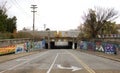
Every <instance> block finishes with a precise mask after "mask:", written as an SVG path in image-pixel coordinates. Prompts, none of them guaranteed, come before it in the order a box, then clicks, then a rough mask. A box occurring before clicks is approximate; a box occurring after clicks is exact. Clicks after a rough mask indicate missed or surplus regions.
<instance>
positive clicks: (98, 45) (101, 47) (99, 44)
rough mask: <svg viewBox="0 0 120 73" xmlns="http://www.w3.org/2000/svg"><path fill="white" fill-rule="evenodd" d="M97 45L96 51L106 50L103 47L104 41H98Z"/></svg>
mask: <svg viewBox="0 0 120 73" xmlns="http://www.w3.org/2000/svg"><path fill="white" fill-rule="evenodd" d="M95 46H96V47H95V50H96V51H100V52H104V48H103V45H102V42H96V45H95Z"/></svg>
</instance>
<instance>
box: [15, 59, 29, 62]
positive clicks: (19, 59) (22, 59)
mask: <svg viewBox="0 0 120 73" xmlns="http://www.w3.org/2000/svg"><path fill="white" fill-rule="evenodd" d="M26 60H28V59H17V60H16V61H18V62H19V61H26Z"/></svg>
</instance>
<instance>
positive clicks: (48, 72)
mask: <svg viewBox="0 0 120 73" xmlns="http://www.w3.org/2000/svg"><path fill="white" fill-rule="evenodd" d="M58 55H59V54H58V53H57V55H56V57H55V59H54V61H53V63H52V64H51V66H50V68H49V69H48V71H47V73H50V71H51V69H52V68H53V66H54V64H55V61H56V60H57V57H58Z"/></svg>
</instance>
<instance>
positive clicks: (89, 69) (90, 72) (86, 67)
mask: <svg viewBox="0 0 120 73" xmlns="http://www.w3.org/2000/svg"><path fill="white" fill-rule="evenodd" d="M66 52H68V51H66ZM68 53H69V54H70V55H72V56H73V57H74V58H75V59H76V60H77V61H78V62H79V63H80V64H81V65H82V66H83V67H84V68H85V69H86V70H87V71H88V72H89V73H95V71H94V70H93V69H91V68H90V67H89V66H88V65H87V64H85V63H84V62H83V61H82V60H80V58H77V57H76V56H75V55H74V54H72V53H71V52H68Z"/></svg>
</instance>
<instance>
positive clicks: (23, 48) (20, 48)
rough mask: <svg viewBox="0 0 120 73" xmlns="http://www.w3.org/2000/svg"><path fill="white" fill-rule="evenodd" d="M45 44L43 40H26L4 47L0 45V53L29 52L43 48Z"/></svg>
mask: <svg viewBox="0 0 120 73" xmlns="http://www.w3.org/2000/svg"><path fill="white" fill-rule="evenodd" d="M44 46H45V41H44V42H43V41H38V42H31V41H29V42H26V43H21V44H16V45H10V46H5V47H0V55H4V54H9V53H15V54H18V53H22V52H29V51H32V50H36V49H43V48H44Z"/></svg>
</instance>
